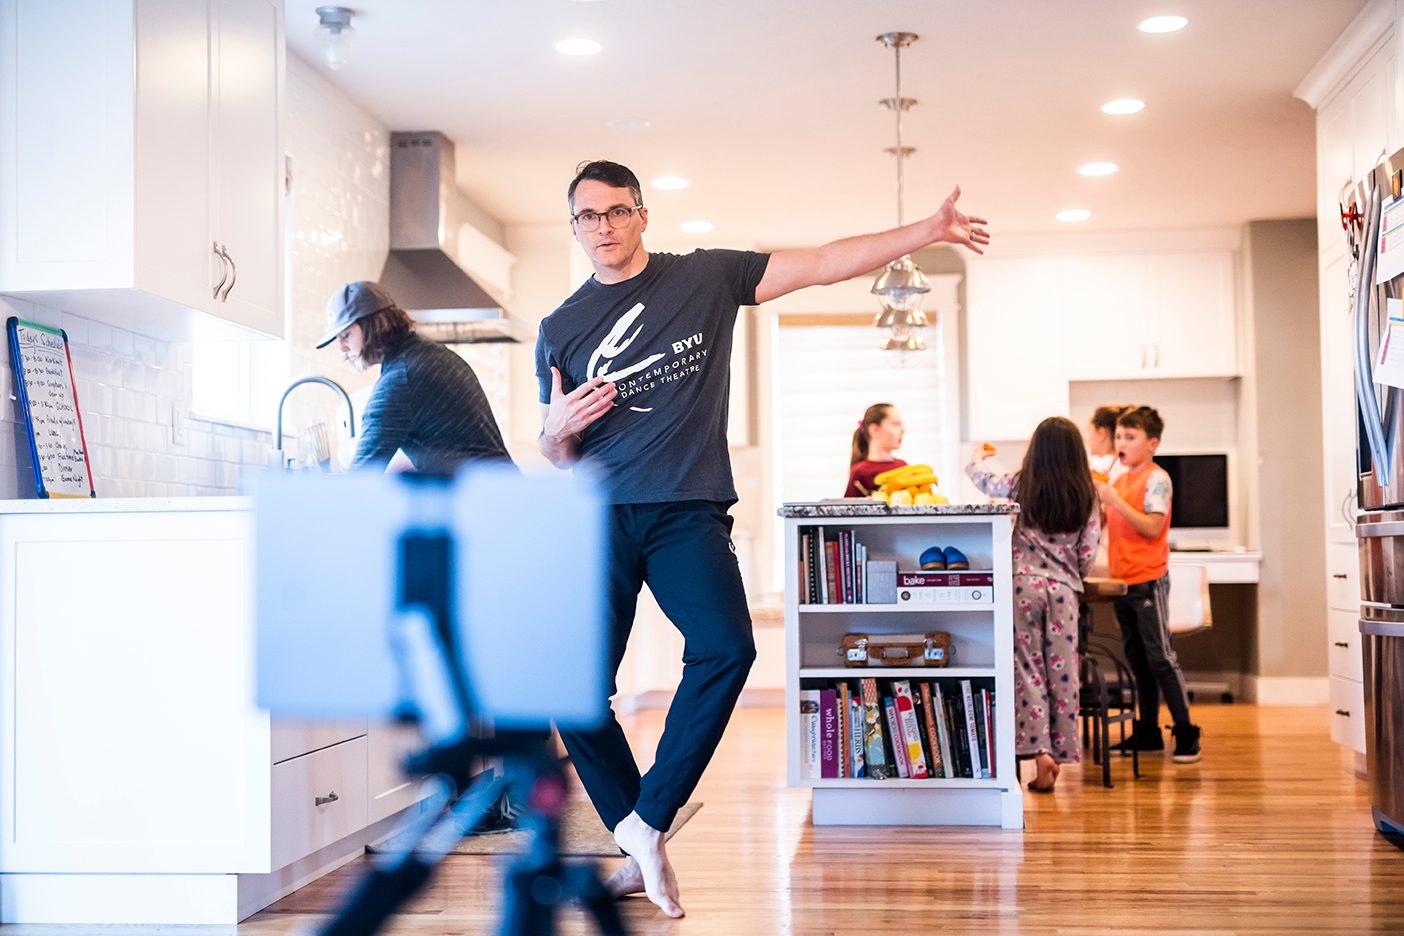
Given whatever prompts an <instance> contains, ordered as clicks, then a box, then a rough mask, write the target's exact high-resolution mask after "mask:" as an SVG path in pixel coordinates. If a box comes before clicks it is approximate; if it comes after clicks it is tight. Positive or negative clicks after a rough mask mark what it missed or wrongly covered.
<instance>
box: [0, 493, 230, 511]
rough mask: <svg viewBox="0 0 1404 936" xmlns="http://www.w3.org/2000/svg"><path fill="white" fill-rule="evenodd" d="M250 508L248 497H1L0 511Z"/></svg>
mask: <svg viewBox="0 0 1404 936" xmlns="http://www.w3.org/2000/svg"><path fill="white" fill-rule="evenodd" d="M199 510H253V498H251V497H54V498H40V497H31V498H28V499H26V500H0V514H95V513H170V512H173V511H199Z"/></svg>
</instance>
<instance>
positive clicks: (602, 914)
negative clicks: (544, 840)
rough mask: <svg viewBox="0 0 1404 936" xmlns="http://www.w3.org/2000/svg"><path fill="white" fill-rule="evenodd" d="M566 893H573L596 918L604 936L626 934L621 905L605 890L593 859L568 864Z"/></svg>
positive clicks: (623, 935)
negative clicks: (581, 862) (620, 911)
mask: <svg viewBox="0 0 1404 936" xmlns="http://www.w3.org/2000/svg"><path fill="white" fill-rule="evenodd" d="M565 877H566V893H568V894H571V895H572V896H573V897H575V899H576V900H578V901H580V904H581V905H582V906H583V907H584V908H585V910H586V911H587V912H588V913H589V914H590V915H591V916H593V917H594V918H595V925H597V926H598V927H599V928H600V932H601V933H603V934H604V936H625V929H624V921H623V920H622V919H621V918H620V916H619V906H618V905H617V904H616V903H615V902H614V898H613V897H611V896H609V891H607V890H605V886H604V882H603V881H601V880H600V876H599V869H597V868H596V867H595V863H594V862H593V861H590V862H585V863H583V864H578V865H568V866H567V867H566V869H565Z"/></svg>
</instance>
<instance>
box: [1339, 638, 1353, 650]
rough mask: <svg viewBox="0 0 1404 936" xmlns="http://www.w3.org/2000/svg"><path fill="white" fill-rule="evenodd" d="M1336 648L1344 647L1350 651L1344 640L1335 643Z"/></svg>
mask: <svg viewBox="0 0 1404 936" xmlns="http://www.w3.org/2000/svg"><path fill="white" fill-rule="evenodd" d="M1336 646H1338V647H1345V648H1346V649H1347V650H1349V649H1350V644H1348V643H1346V642H1345V641H1344V640H1338V641H1336Z"/></svg>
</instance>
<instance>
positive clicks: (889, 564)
mask: <svg viewBox="0 0 1404 936" xmlns="http://www.w3.org/2000/svg"><path fill="white" fill-rule="evenodd" d="M863 564H864V566H865V567H866V571H867V574H866V576H865V580H866V584H865V586H864V594H865V595H867V598H868V602H869V603H870V604H896V603H897V560H896V559H871V558H865V559H864V560H863Z"/></svg>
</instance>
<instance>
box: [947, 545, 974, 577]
mask: <svg viewBox="0 0 1404 936" xmlns="http://www.w3.org/2000/svg"><path fill="white" fill-rule="evenodd" d="M944 555H945V559H946V571H948V572H966V571H969V569H970V560H969V559H967V558H965V553H963V552H961V551H960V550H959V549H956V548H955V547H954V546H947V547H946V549H945V552H944Z"/></svg>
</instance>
